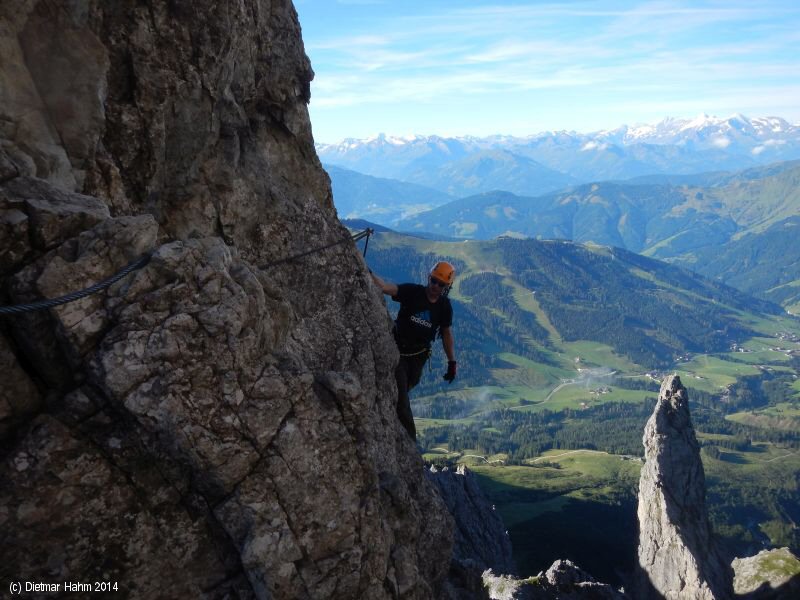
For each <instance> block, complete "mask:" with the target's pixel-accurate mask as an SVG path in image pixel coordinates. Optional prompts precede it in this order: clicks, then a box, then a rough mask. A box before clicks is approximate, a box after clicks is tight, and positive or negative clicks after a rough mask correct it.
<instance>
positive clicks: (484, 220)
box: [398, 161, 800, 306]
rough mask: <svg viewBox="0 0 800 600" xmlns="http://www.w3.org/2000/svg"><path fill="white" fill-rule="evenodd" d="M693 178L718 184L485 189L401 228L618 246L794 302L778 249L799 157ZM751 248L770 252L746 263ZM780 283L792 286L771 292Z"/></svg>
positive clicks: (798, 189)
mask: <svg viewBox="0 0 800 600" xmlns="http://www.w3.org/2000/svg"><path fill="white" fill-rule="evenodd" d="M691 178H692V179H704V180H705V181H714V182H716V184H717V185H714V186H708V187H695V186H691V185H685V184H681V177H679V176H674V177H672V178H669V179H671V180H672V181H673V183H648V180H649V179H651V178H644V179H639V180H635V181H633V182H602V183H595V184H587V185H581V186H576V187H574V188H571V189H569V190H567V191H564V192H558V193H553V194H547V195H544V196H539V197H535V198H532V197H521V196H516V195H514V194H510V193H507V192H491V193H487V194H481V195H476V196H472V197H470V198H464V199H461V200H455V201H453V202H450V203H448V204H445V205H443V206H441V207H439V208H437V209H434V210H431V211H428V212H425V213H420V214H418V215H415V216H414V217H413V218H410V219H405V220H403V221H401V222H400V223H398V228H401V229H403V230H406V231H414V232H417V231H430V232H434V233H437V234H440V235H456V236H462V237H466V238H472V239H489V238H493V237H497V236H511V237H531V238H545V239H549V238H560V239H570V240H573V241H576V242H593V243H596V244H603V245H608V246H618V247H621V248H626V249H628V250H631V251H634V252H639V253H642V254H645V255H647V256H652V257H654V258H660V259H663V260H668V261H674V262H676V263H678V264H681V265H682V266H685V267H688V268H691V269H694V270H696V271H698V272H700V273H703V274H705V275H709V276H712V277H715V278H720V279H721V280H722V281H724V282H726V283H729V284H731V285H734V286H736V287H739V288H740V289H742V290H746V291H748V292H749V293H753V294H756V295H760V297H762V298H769V299H773V300H778V301H781V302H782V303H783V304H784V305H786V306H789V305H792V304H793V303H794V302H795V301H794V300H792V298H794V297H795V296H796V294H795V291H794V287H793V286H792V282H793V281H797V280H800V264H798V262H797V257H796V256H795V253H794V252H793V250H791V249H787V250H786V251H783V252H782V251H781V250H780V248H781V247H786V246H787V244H789V245H791V240H790V239H788V237H789V236H790V234H788V233H787V231H788V229H787V227H789V226H790V225H791V223H794V221H793V219H794V218H796V217H800V161H791V162H786V163H778V164H776V165H768V166H763V167H757V168H753V169H748V170H745V171H741V172H738V173H728V174H722V173H715V174H708V175H706V176H701V175H698V176H691ZM652 179H655V180H656V181H659V180H660V181H663V180H664V179H666V178H665V177H655V178H652ZM762 235H763V236H764V237H759V236H762ZM795 245H797V244H795ZM747 253H749V254H753V253H756V254H757V255H758V256H760V257H769V258H768V260H767V259H766V258H763V259H754V258H751V259H747V260H743V255H744V254H747ZM725 265H727V266H725ZM747 265H750V267H748V266H747ZM774 274H780V275H779V276H776V275H774ZM779 285H781V286H782V285H789V287H788V288H785V289H783V290H781V291H780V292H769V293H768V290H770V289H771V288H773V287H775V286H779ZM787 303H788V304H787Z"/></svg>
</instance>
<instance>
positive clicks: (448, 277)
mask: <svg viewBox="0 0 800 600" xmlns="http://www.w3.org/2000/svg"><path fill="white" fill-rule="evenodd" d="M431 277H435V278H436V279H438V280H439V281H444V282H445V283H446V284H447V285H448V286H451V285H453V281H455V278H456V270H455V269H454V268H453V265H451V264H450V263H449V262H445V261H443V260H442V261H439V262H437V263H436V264H435V265H433V268H432V269H431Z"/></svg>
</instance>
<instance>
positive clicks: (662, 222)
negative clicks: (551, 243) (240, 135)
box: [319, 115, 800, 313]
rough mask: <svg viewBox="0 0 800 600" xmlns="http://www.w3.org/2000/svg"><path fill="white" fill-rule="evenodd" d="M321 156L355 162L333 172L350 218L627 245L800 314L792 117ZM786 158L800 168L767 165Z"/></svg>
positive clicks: (423, 143) (350, 148) (346, 147)
mask: <svg viewBox="0 0 800 600" xmlns="http://www.w3.org/2000/svg"><path fill="white" fill-rule="evenodd" d="M319 151H320V155H321V157H322V159H323V161H327V162H328V163H331V162H334V161H335V162H337V163H338V164H340V165H344V166H335V165H333V164H328V166H327V167H326V168H327V169H328V172H329V174H330V176H331V180H332V184H333V193H334V202H335V204H336V206H337V208H338V209H339V212H340V216H342V217H363V218H367V219H370V220H373V221H375V222H378V223H381V224H384V225H388V226H391V227H393V228H395V229H397V230H400V231H408V232H413V233H415V234H419V235H426V234H433V235H435V236H438V237H440V238H442V237H444V238H465V239H491V238H494V237H497V236H510V237H531V238H544V239H548V238H553V239H569V240H574V241H576V242H593V243H596V244H602V245H607V246H615V247H620V248H625V249H627V250H630V251H633V252H637V253H641V254H644V255H647V256H652V257H654V258H659V259H662V260H667V261H670V262H674V263H676V264H680V265H681V266H684V267H688V268H690V269H693V270H695V271H697V272H699V273H701V274H704V275H707V276H711V277H714V278H717V279H718V280H720V281H722V282H725V283H729V284H731V285H734V286H736V287H738V288H739V289H741V290H743V291H746V292H748V293H751V294H754V295H756V296H759V297H761V298H763V299H768V300H770V301H774V302H779V303H780V304H782V305H783V306H784V307H785V308H786V309H787V310H789V311H791V312H794V313H797V312H800V257H798V256H797V252H795V251H794V249H793V248H794V245H793V244H791V243H790V242H791V239H787V238H791V236H792V235H793V232H794V227H795V225H796V224H797V219H798V218H800V160H797V159H798V158H800V127H798V126H797V125H791V124H789V123H788V122H787V121H785V120H783V119H780V118H777V117H770V118H754V119H748V118H746V117H743V116H741V115H735V116H733V117H730V118H727V119H718V118H715V117H706V116H703V117H701V118H697V119H694V120H680V119H665V120H664V121H662V122H660V123H657V124H655V125H650V126H637V127H625V126H624V127H620V128H617V129H614V130H609V131H600V132H595V133H592V134H578V133H575V132H550V133H543V134H538V135H534V136H528V137H525V138H521V137H510V136H493V137H487V138H473V137H468V138H439V137H435V136H430V137H422V136H416V137H413V138H390V137H387V136H378V137H377V138H374V139H371V140H361V141H359V140H347V141H346V142H343V143H342V144H338V145H335V146H333V145H328V146H321V147H319ZM777 158H780V159H792V160H780V161H779V162H767V163H766V164H764V161H768V160H775V159H777ZM554 167H557V168H554ZM355 168H357V169H361V170H363V171H364V172H362V173H360V172H358V171H353V170H352V169H355ZM557 169H558V170H557ZM370 171H371V172H372V173H373V174H371V175H368V174H366V172H370ZM376 173H382V176H380V177H378V176H377V175H376ZM390 177H398V178H404V180H402V181H401V180H400V179H391V178H390ZM525 190H531V192H529V193H525Z"/></svg>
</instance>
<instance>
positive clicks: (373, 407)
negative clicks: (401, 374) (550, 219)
mask: <svg viewBox="0 0 800 600" xmlns="http://www.w3.org/2000/svg"><path fill="white" fill-rule="evenodd" d="M0 56H2V60H0V304H18V303H22V302H27V301H30V300H34V299H39V298H42V297H55V296H60V295H63V294H65V293H68V292H71V291H74V290H76V289H80V288H83V287H86V286H88V285H91V284H93V283H95V282H97V281H99V280H102V279H103V278H105V277H108V276H110V275H112V274H114V273H116V272H117V271H119V270H120V269H121V268H122V267H124V266H125V265H126V264H128V263H130V262H131V261H133V260H134V259H136V258H138V257H140V256H142V255H143V254H150V261H149V263H148V264H147V266H145V267H144V268H142V269H140V270H137V271H135V272H134V273H133V274H131V275H129V276H127V277H126V278H124V279H122V280H121V281H119V282H117V283H115V284H114V285H113V286H111V287H110V288H109V289H108V290H106V291H104V292H101V293H99V294H95V295H93V296H89V297H87V298H84V299H82V300H78V301H76V302H73V303H70V304H65V305H62V306H60V307H58V308H54V309H51V310H49V311H46V312H36V313H28V314H25V315H21V316H16V317H13V318H9V317H5V316H0V366H2V367H3V386H0V387H1V389H0V529H2V531H3V542H4V543H3V544H2V545H0V580H3V581H11V580H14V581H17V580H29V581H38V582H45V583H56V582H63V581H65V580H73V581H89V580H92V581H94V580H105V581H116V582H118V585H119V586H120V591H121V592H122V593H123V594H124V596H129V597H210V598H214V597H220V598H222V597H226V598H237V597H238V598H250V597H259V598H268V597H273V598H333V597H336V598H389V597H403V598H429V597H432V596H434V595H435V594H436V593H437V590H438V589H439V587H440V585H441V582H442V580H443V578H444V576H445V575H446V573H447V569H448V563H449V558H450V551H451V546H452V539H453V531H452V527H453V525H452V520H451V518H450V517H449V515H448V514H447V512H446V507H445V506H444V504H443V503H442V501H441V500H440V498H439V496H438V495H437V494H436V492H435V488H434V486H433V484H431V483H430V482H429V481H427V479H426V478H425V476H424V471H423V466H422V462H421V459H420V458H419V456H418V454H417V451H416V448H415V447H414V444H413V443H412V442H411V440H410V439H409V438H408V436H407V434H406V433H405V431H404V429H403V428H402V426H401V425H400V424H399V422H398V420H397V417H396V414H395V393H396V392H395V388H394V379H393V375H392V374H393V370H394V364H395V363H396V360H397V355H396V349H395V346H394V342H393V340H392V338H391V334H390V325H391V323H390V321H389V319H388V316H387V313H386V309H385V307H384V304H383V301H382V298H381V296H380V294H379V293H378V291H377V290H376V289H375V288H374V286H373V285H372V283H371V281H370V279H369V277H368V276H367V272H366V269H365V265H364V263H363V260H362V258H361V256H360V254H359V252H358V250H357V249H356V248H355V247H354V245H353V244H352V242H348V243H344V244H340V245H337V246H334V247H332V248H329V249H327V250H325V251H321V252H318V253H314V254H311V255H309V256H307V257H305V258H302V259H298V260H295V261H289V262H281V263H279V264H273V265H272V266H269V267H265V268H261V267H259V265H261V266H262V267H264V265H267V264H271V263H275V261H278V260H281V259H283V258H285V257H288V256H291V255H293V254H297V253H300V252H303V251H305V250H308V249H310V248H314V247H317V246H321V245H325V244H330V243H332V242H335V241H337V240H342V239H344V238H346V237H347V231H346V230H345V229H344V228H343V227H342V226H341V224H340V223H339V222H338V219H337V217H336V214H335V210H334V209H333V206H332V201H331V194H330V185H329V181H328V179H327V176H326V175H325V173H324V171H323V170H322V168H321V165H320V163H319V161H318V159H317V157H316V154H315V152H314V147H313V139H312V136H311V129H310V124H309V120H308V114H307V102H308V100H309V83H310V80H311V77H312V75H313V74H312V71H311V68H310V65H309V62H308V59H307V58H306V56H305V53H304V50H303V46H302V41H301V39H300V29H299V24H298V21H297V16H296V13H295V11H294V8H293V7H292V5H291V2H289V1H287V0H272V1H269V0H261V1H258V0H252V1H245V2H238V3H236V2H234V3H216V2H208V1H206V0H198V1H193V2H188V1H178V2H169V3H163V2H156V1H153V2H147V1H144V2H143V1H141V0H121V1H119V2H99V1H93V0H76V1H71V2H59V1H57V2H51V1H45V0H20V1H19V2H13V3H9V2H4V3H2V4H0Z"/></svg>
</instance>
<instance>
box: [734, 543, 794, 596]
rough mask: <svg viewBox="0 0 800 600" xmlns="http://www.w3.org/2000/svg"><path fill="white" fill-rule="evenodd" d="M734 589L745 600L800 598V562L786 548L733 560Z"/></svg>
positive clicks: (764, 551) (763, 551)
mask: <svg viewBox="0 0 800 600" xmlns="http://www.w3.org/2000/svg"><path fill="white" fill-rule="evenodd" d="M731 566H732V567H733V571H734V573H736V576H735V577H734V579H733V588H734V591H735V592H736V594H737V596H738V597H739V598H746V599H747V600H767V599H770V600H784V599H785V600H790V599H795V598H800V559H798V558H797V557H796V556H795V555H794V554H792V553H791V551H790V550H789V548H776V549H774V550H762V551H761V552H759V553H758V554H756V555H755V556H750V557H747V558H735V559H734V560H733V563H732V565H731Z"/></svg>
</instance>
